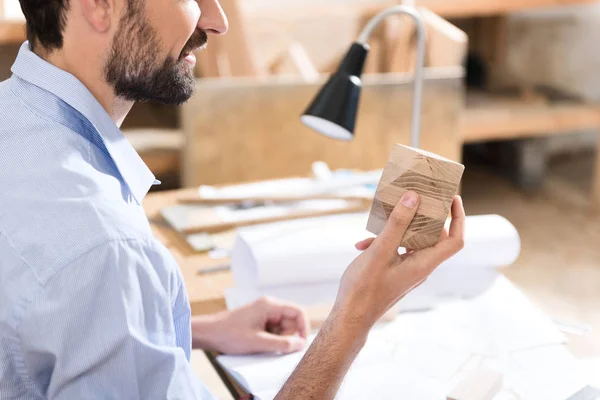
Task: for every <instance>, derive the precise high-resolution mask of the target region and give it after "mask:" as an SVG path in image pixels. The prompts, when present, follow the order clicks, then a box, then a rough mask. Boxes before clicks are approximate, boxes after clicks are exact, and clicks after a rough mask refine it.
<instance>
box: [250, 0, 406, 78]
mask: <svg viewBox="0 0 600 400" xmlns="http://www.w3.org/2000/svg"><path fill="white" fill-rule="evenodd" d="M247 3H251V2H247ZM393 4H395V2H394V1H389V2H384V3H383V4H382V5H379V4H378V5H377V6H373V5H365V4H346V3H338V4H319V5H315V6H306V5H298V4H295V5H291V6H289V5H285V6H279V7H257V8H249V6H247V5H246V9H245V11H244V17H245V20H246V22H247V31H248V40H249V41H250V43H257V44H258V45H257V46H256V52H257V59H258V62H259V64H260V65H261V67H262V68H264V69H268V68H269V66H271V65H273V63H274V62H275V61H276V60H277V59H278V58H279V57H280V55H281V54H282V53H284V52H285V51H286V50H287V49H288V48H289V46H290V45H291V44H292V43H299V44H300V45H301V46H302V47H304V49H305V50H306V53H307V54H308V57H309V58H310V59H311V60H312V62H313V64H314V65H315V67H316V69H317V70H318V71H319V72H322V73H329V72H332V70H333V69H334V68H335V67H337V65H338V64H339V61H340V60H341V57H342V56H343V55H344V54H345V53H346V51H347V50H348V48H349V47H350V45H351V43H352V42H354V41H355V40H356V39H357V38H358V35H359V33H360V31H361V29H362V28H363V26H364V24H365V23H366V19H365V16H366V15H374V13H375V12H377V11H380V10H381V8H382V7H383V6H384V5H385V6H389V5H393ZM241 6H242V7H244V4H241Z"/></svg>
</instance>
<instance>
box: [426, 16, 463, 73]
mask: <svg viewBox="0 0 600 400" xmlns="http://www.w3.org/2000/svg"><path fill="white" fill-rule="evenodd" d="M421 15H422V16H423V18H424V20H425V24H426V26H427V58H426V63H427V64H426V65H427V66H428V67H433V68H435V67H454V66H461V65H463V64H464V63H465V60H466V57H467V50H468V46H469V39H468V37H467V34H466V33H464V32H463V31H461V30H460V29H458V28H457V27H456V26H454V25H452V24H451V23H450V22H448V21H446V20H445V19H443V18H441V17H440V16H438V15H436V14H434V13H432V12H431V11H429V10H427V9H422V10H421Z"/></svg>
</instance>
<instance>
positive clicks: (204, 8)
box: [198, 0, 229, 35]
mask: <svg viewBox="0 0 600 400" xmlns="http://www.w3.org/2000/svg"><path fill="white" fill-rule="evenodd" d="M198 3H199V4H200V10H201V12H202V14H201V15H200V19H199V20H198V29H200V30H202V31H204V32H207V33H213V34H215V35H224V34H225V33H226V32H227V29H229V22H228V21H227V16H226V15H225V12H223V8H222V7H221V4H220V3H219V0H199V1H198Z"/></svg>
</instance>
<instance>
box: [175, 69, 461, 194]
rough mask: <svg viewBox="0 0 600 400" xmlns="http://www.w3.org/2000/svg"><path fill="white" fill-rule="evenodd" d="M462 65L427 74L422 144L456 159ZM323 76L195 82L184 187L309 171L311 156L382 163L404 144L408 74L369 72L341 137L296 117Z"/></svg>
mask: <svg viewBox="0 0 600 400" xmlns="http://www.w3.org/2000/svg"><path fill="white" fill-rule="evenodd" d="M462 74H463V69H462V68H448V69H440V70H437V71H433V70H432V71H429V74H428V78H426V82H425V85H424V87H425V93H424V100H423V118H422V138H421V139H422V140H421V143H422V148H423V149H425V150H428V151H431V152H433V153H436V154H439V155H441V156H443V157H446V158H449V159H452V160H460V158H461V149H462V139H461V133H460V130H459V128H460V127H459V122H460V114H461V113H462V110H463V94H464V88H463V80H462ZM323 84H324V79H321V80H320V81H319V82H316V83H305V82H302V81H300V80H298V79H293V80H281V79H268V80H264V81H260V82H258V81H256V80H249V79H231V80H217V79H211V80H209V79H200V80H199V81H198V88H197V93H198V95H196V96H194V97H193V98H192V99H191V100H190V101H189V102H188V103H187V104H185V105H184V106H183V107H182V118H181V120H182V124H183V125H182V127H183V130H184V132H185V135H186V140H187V142H186V143H187V146H186V147H185V149H184V163H183V165H184V167H183V176H184V182H185V185H187V186H193V185H199V184H220V183H229V182H242V181H254V180H260V179H269V178H280V177H286V176H301V175H306V174H307V173H308V172H309V171H310V167H311V164H312V163H313V162H314V161H318V160H322V161H325V162H327V163H328V164H329V166H330V167H331V168H358V169H364V170H371V169H377V168H383V166H384V165H385V162H386V160H387V158H388V155H389V152H390V149H391V148H392V146H393V144H395V143H405V144H406V143H409V136H410V135H409V131H410V125H411V121H410V116H411V112H412V77H411V76H406V75H398V74H396V75H392V74H389V75H378V76H374V75H372V76H369V75H367V76H366V77H365V79H364V80H363V84H364V85H363V93H362V98H361V108H360V113H359V116H358V120H357V129H356V139H355V140H354V141H352V142H340V141H335V140H332V139H328V138H326V137H324V136H322V135H319V134H317V133H315V132H313V131H312V130H310V129H309V128H307V127H305V126H304V125H302V124H301V122H300V119H299V117H300V114H301V113H302V112H303V111H304V110H305V109H306V107H307V106H308V104H309V103H310V101H312V99H313V98H314V96H315V95H316V93H317V92H318V90H319V89H320V88H321V86H322V85H323Z"/></svg>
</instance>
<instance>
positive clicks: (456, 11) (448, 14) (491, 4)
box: [416, 0, 597, 18]
mask: <svg viewBox="0 0 600 400" xmlns="http://www.w3.org/2000/svg"><path fill="white" fill-rule="evenodd" d="M595 2H597V0H501V1H490V0H455V1H448V0H417V1H416V4H417V5H418V6H422V7H425V8H428V9H430V10H431V11H433V12H434V13H436V14H438V15H440V16H442V17H444V18H462V17H477V16H486V15H502V14H508V13H511V12H516V11H523V10H531V9H535V8H543V7H559V6H572V5H578V4H590V3H595Z"/></svg>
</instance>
